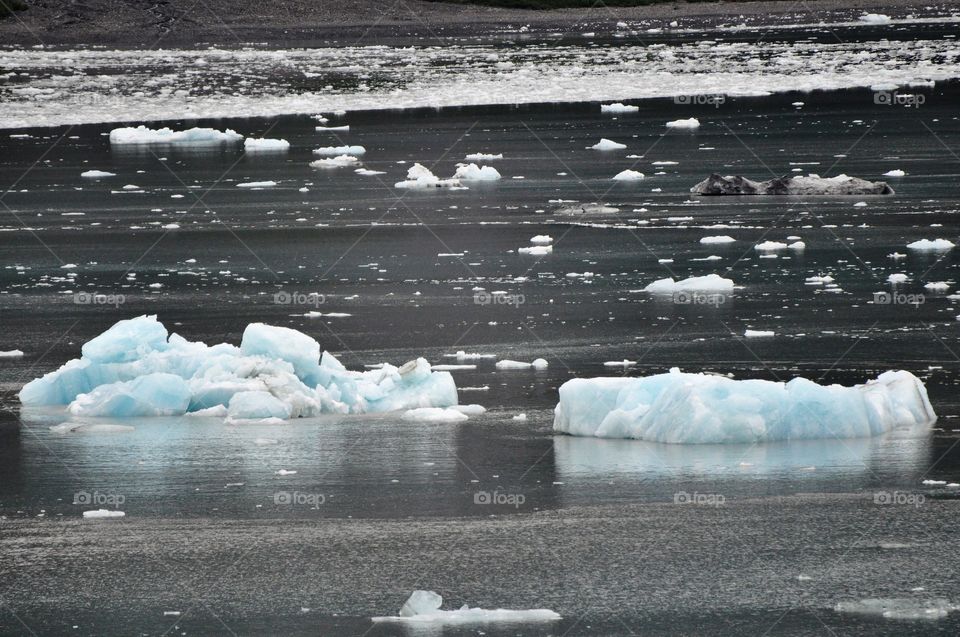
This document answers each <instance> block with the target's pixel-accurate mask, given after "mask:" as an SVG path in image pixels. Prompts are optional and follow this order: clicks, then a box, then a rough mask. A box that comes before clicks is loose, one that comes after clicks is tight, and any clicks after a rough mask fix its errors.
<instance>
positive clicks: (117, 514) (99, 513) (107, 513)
mask: <svg viewBox="0 0 960 637" xmlns="http://www.w3.org/2000/svg"><path fill="white" fill-rule="evenodd" d="M125 515H126V513H124V512H123V511H111V510H110V509H95V510H93V511H84V512H83V517H84V518H87V519H91V518H95V519H97V518H122V517H124V516H125Z"/></svg>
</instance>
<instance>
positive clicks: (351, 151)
mask: <svg viewBox="0 0 960 637" xmlns="http://www.w3.org/2000/svg"><path fill="white" fill-rule="evenodd" d="M366 152H367V149H366V148H364V147H363V146H322V147H320V148H314V149H313V154H314V155H320V156H321V157H336V156H338V155H353V156H355V157H356V156H359V155H363V154H364V153H366Z"/></svg>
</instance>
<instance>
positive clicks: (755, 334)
mask: <svg viewBox="0 0 960 637" xmlns="http://www.w3.org/2000/svg"><path fill="white" fill-rule="evenodd" d="M743 336H744V338H768V337H770V336H775V334H774V333H773V331H772V330H744V332H743Z"/></svg>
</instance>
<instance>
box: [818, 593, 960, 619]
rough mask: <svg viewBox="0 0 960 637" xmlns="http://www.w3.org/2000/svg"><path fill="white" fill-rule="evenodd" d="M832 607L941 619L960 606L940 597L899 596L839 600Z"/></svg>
mask: <svg viewBox="0 0 960 637" xmlns="http://www.w3.org/2000/svg"><path fill="white" fill-rule="evenodd" d="M833 609H834V610H835V611H837V612H838V613H854V614H857V615H878V616H880V617H885V618H887V619H942V618H944V617H946V616H947V615H949V614H950V613H952V612H953V611H955V610H958V609H960V607H958V606H957V605H955V604H953V603H952V602H950V601H949V600H946V599H941V598H933V599H916V598H912V597H900V598H887V599H883V598H873V599H861V600H858V601H850V602H839V603H838V604H837V605H836V606H834V608H833Z"/></svg>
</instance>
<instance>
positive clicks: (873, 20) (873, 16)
mask: <svg viewBox="0 0 960 637" xmlns="http://www.w3.org/2000/svg"><path fill="white" fill-rule="evenodd" d="M858 19H859V20H860V22H865V23H867V24H890V16H888V15H885V14H883V13H865V14H863V15H862V16H860V17H859V18H858Z"/></svg>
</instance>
